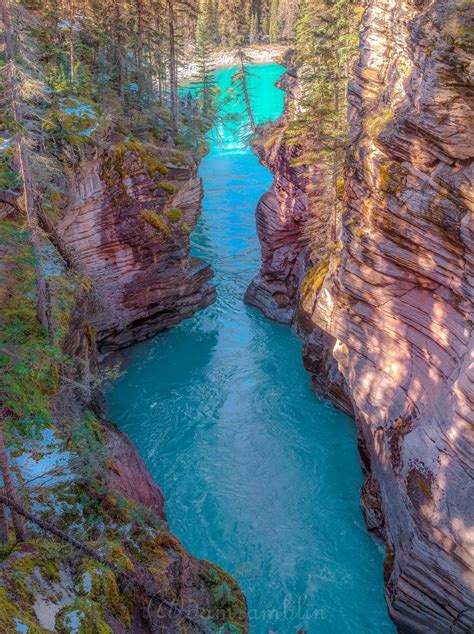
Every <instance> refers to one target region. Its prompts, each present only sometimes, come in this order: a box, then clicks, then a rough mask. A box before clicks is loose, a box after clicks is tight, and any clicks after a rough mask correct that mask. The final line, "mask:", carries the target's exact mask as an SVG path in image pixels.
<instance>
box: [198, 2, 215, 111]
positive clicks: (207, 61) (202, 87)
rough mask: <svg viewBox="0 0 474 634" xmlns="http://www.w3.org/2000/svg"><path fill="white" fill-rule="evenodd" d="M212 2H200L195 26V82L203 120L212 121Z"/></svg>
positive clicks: (213, 89)
mask: <svg viewBox="0 0 474 634" xmlns="http://www.w3.org/2000/svg"><path fill="white" fill-rule="evenodd" d="M212 14H213V11H212V0H201V3H200V9H199V17H198V21H197V26H196V61H197V64H198V74H197V77H196V79H197V81H198V84H199V93H200V99H201V108H202V113H203V115H204V118H205V120H207V121H209V120H210V119H212V116H213V113H214V109H215V105H214V96H215V80H214V70H215V69H214V67H213V66H212V63H211V52H212V45H213V33H214V29H213V25H212Z"/></svg>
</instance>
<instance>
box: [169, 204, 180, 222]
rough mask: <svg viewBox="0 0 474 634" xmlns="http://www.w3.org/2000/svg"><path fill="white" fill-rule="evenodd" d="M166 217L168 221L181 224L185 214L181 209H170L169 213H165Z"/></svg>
mask: <svg viewBox="0 0 474 634" xmlns="http://www.w3.org/2000/svg"><path fill="white" fill-rule="evenodd" d="M165 216H166V217H167V218H168V220H171V222H179V221H180V220H181V218H182V217H183V212H182V211H181V209H178V208H177V207H173V208H172V209H168V211H165Z"/></svg>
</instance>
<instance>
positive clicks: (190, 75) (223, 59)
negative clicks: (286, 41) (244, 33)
mask: <svg viewBox="0 0 474 634" xmlns="http://www.w3.org/2000/svg"><path fill="white" fill-rule="evenodd" d="M242 50H243V52H244V55H245V57H246V58H247V59H248V60H249V61H248V63H249V64H252V65H263V64H274V63H278V62H279V61H280V59H281V58H282V57H283V56H284V54H285V52H286V51H287V50H288V46H285V45H282V44H255V45H253V46H247V47H245V48H243V49H242ZM186 55H187V56H188V57H189V59H188V61H186V62H184V63H183V64H182V65H181V66H180V69H179V77H180V81H181V82H182V83H186V82H189V81H190V80H192V79H195V78H196V76H197V75H198V72H199V67H198V64H197V62H195V61H193V60H192V59H191V57H192V55H191V54H190V53H189V52H187V54H186ZM237 63H238V56H237V52H236V51H235V50H233V49H218V50H215V51H212V53H211V55H210V60H209V65H210V67H212V68H215V69H216V70H221V69H224V68H231V67H233V66H236V65H237Z"/></svg>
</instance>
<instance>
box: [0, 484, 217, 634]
mask: <svg viewBox="0 0 474 634" xmlns="http://www.w3.org/2000/svg"><path fill="white" fill-rule="evenodd" d="M0 503H2V504H4V505H5V506H8V507H10V509H11V510H12V512H16V513H18V515H22V516H23V517H24V518H25V519H27V520H28V521H30V522H32V523H33V524H36V526H39V527H40V528H41V529H43V530H44V531H46V532H47V533H51V534H52V535H55V536H56V537H58V538H59V539H61V540H62V541H64V542H66V543H68V544H71V546H74V548H76V549H77V550H80V551H81V552H82V553H84V554H85V555H87V556H88V557H90V558H91V559H94V560H95V561H97V562H99V563H100V564H102V565H103V566H106V567H107V568H110V569H111V570H112V572H114V573H115V575H116V577H117V581H118V582H119V585H120V586H121V587H122V588H126V587H134V588H137V589H138V590H140V591H141V592H143V594H145V595H146V596H147V597H148V599H149V600H150V603H151V602H152V601H156V602H159V603H160V605H163V606H165V607H166V608H167V609H168V610H169V611H170V615H175V616H180V617H181V618H182V619H183V620H184V621H186V622H187V623H189V624H190V625H192V626H193V627H194V628H196V630H197V631H198V632H203V634H211V633H212V630H211V628H210V627H209V626H208V625H207V623H204V622H202V621H200V620H198V619H196V618H194V617H192V616H191V615H190V614H189V613H188V612H187V611H186V610H185V609H184V608H182V607H181V606H179V605H178V604H177V603H174V602H173V601H169V600H168V599H166V598H165V597H163V596H162V595H161V594H160V592H159V591H158V589H157V588H156V582H155V580H154V578H153V577H152V575H151V574H149V573H145V572H142V575H141V576H139V575H138V574H134V575H132V574H130V573H127V572H123V571H122V570H120V567H119V566H118V565H117V564H116V563H115V562H113V561H109V560H108V559H107V558H106V557H104V556H103V555H100V554H99V553H97V552H96V551H95V550H94V549H93V548H91V547H90V546H88V545H87V544H84V542H81V541H79V540H78V539H75V538H74V537H72V536H71V535H68V534H67V533H65V532H64V531H62V530H61V529H60V528H58V527H57V526H54V525H53V524H51V523H50V522H46V521H45V520H43V519H41V518H40V517H38V516H37V515H34V514H33V513H31V512H30V511H27V510H26V509H25V508H24V507H23V506H22V505H21V504H20V503H19V502H17V501H15V500H12V499H11V498H10V497H7V496H6V495H3V494H1V493H0Z"/></svg>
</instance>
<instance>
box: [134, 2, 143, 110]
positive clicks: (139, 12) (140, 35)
mask: <svg viewBox="0 0 474 634" xmlns="http://www.w3.org/2000/svg"><path fill="white" fill-rule="evenodd" d="M135 5H136V7H137V35H138V46H137V66H138V82H137V83H138V99H139V100H140V101H141V100H142V98H143V88H144V84H145V79H144V77H143V4H142V0H135Z"/></svg>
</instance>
